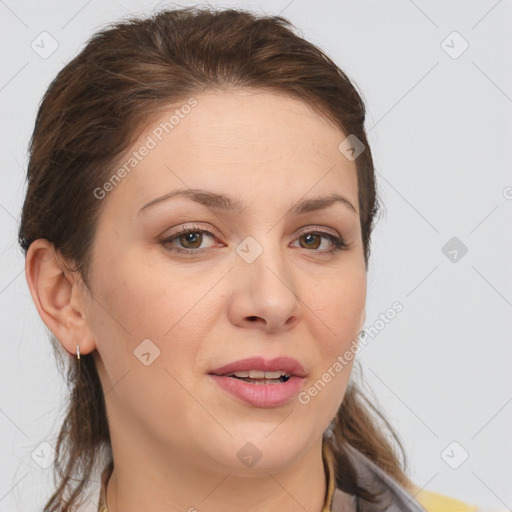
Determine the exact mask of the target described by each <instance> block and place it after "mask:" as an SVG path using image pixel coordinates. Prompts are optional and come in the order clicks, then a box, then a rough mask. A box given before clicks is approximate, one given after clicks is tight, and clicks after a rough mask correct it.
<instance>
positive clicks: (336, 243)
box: [160, 226, 347, 255]
mask: <svg viewBox="0 0 512 512" xmlns="http://www.w3.org/2000/svg"><path fill="white" fill-rule="evenodd" d="M189 233H207V234H208V235H210V236H211V237H213V238H215V235H214V234H213V233H211V232H210V231H208V230H206V229H202V228H200V227H199V226H189V227H183V228H181V229H180V231H178V232H177V233H174V234H173V235H171V236H169V237H167V238H165V239H163V240H161V241H160V244H161V245H162V246H163V247H164V248H165V249H167V250H170V251H175V252H177V253H179V254H198V253H199V254H202V253H204V252H206V251H207V250H208V249H180V248H179V247H173V248H171V249H169V248H167V247H166V245H165V244H168V243H170V242H173V241H174V240H176V239H178V238H179V237H180V236H183V235H187V234H189ZM303 235H320V236H323V237H325V238H328V239H329V240H330V241H331V242H332V244H333V248H332V249H327V250H324V251H318V250H313V251H312V252H318V253H319V254H323V255H330V254H334V253H335V252H336V251H340V250H341V251H342V250H344V249H346V248H347V244H346V243H345V241H344V239H343V238H341V237H337V236H335V235H333V234H331V233H327V232H325V231H314V230H311V231H303V232H301V233H299V235H298V238H300V237H301V236H303Z"/></svg>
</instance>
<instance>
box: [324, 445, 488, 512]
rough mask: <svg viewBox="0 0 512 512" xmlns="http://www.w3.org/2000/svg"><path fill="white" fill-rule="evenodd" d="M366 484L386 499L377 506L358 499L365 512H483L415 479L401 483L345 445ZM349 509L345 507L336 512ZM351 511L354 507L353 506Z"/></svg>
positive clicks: (358, 474) (363, 484) (360, 481)
mask: <svg viewBox="0 0 512 512" xmlns="http://www.w3.org/2000/svg"><path fill="white" fill-rule="evenodd" d="M345 450H346V451H347V454H348V455H349V456H350V458H351V461H352V463H353V464H354V468H355V470H356V473H357V476H358V483H359V484H361V485H362V487H365V488H369V489H372V490H377V491H378V492H379V493H380V494H381V495H382V501H381V502H380V503H378V504H376V505H374V504H370V503H368V502H365V500H360V499H358V500H357V505H358V506H357V508H356V510H358V511H359V510H362V511H364V512H386V511H389V512H396V511H397V510H399V511H401V512H483V511H482V510H481V509H479V508H478V507H477V506H475V505H471V504H468V503H465V502H463V501H460V500H458V499H455V498H450V497H448V496H444V495H442V494H438V493H435V492H432V491H427V490H424V489H421V488H420V487H418V486H417V485H415V484H414V483H413V482H409V484H410V485H408V486H407V488H405V487H403V486H401V485H399V484H398V483H397V482H395V481H394V480H393V479H392V478H391V477H390V476H389V475H388V474H386V473H385V472H384V471H383V470H382V469H381V468H379V467H377V466H376V465H375V464H374V463H373V462H372V461H370V460H369V459H368V458H367V457H365V456H364V455H363V454H362V453H361V452H359V451H358V450H356V449H355V448H354V447H352V446H350V445H347V444H346V445H345ZM337 510H340V511H341V510H345V509H343V508H342V507H338V509H336V508H335V507H333V509H332V511H333V512H336V511H337ZM349 510H350V509H349Z"/></svg>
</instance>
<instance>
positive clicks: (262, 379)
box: [222, 370, 291, 385]
mask: <svg viewBox="0 0 512 512" xmlns="http://www.w3.org/2000/svg"><path fill="white" fill-rule="evenodd" d="M222 377H233V378H235V379H239V380H243V381H244V382H248V383H250V384H256V385H258V384H278V383H279V382H287V381H288V380H289V379H290V377H291V375H290V374H289V373H286V372H284V371H276V372H264V371H261V370H249V371H237V372H234V373H228V374H226V375H222Z"/></svg>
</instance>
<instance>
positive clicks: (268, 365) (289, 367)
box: [210, 357, 306, 377]
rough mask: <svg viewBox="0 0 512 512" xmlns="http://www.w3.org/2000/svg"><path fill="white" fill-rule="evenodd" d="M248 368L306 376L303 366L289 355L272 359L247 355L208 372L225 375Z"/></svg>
mask: <svg viewBox="0 0 512 512" xmlns="http://www.w3.org/2000/svg"><path fill="white" fill-rule="evenodd" d="M248 370H262V371H266V372H272V371H277V370H283V371H285V372H286V373H289V374H290V375H295V376H296V377H305V376H306V372H305V371H304V367H303V366H302V365H301V364H300V363H299V362H298V361H297V360H296V359H293V358H291V357H276V358H274V359H265V358H263V357H249V358H247V359H240V360H238V361H234V362H233V363H229V364H226V365H224V366H221V367H220V368H216V369H215V370H211V371H210V374H213V375H227V374H229V373H233V372H237V371H248Z"/></svg>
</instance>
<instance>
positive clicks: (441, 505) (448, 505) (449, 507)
mask: <svg viewBox="0 0 512 512" xmlns="http://www.w3.org/2000/svg"><path fill="white" fill-rule="evenodd" d="M411 494H412V495H413V496H414V499H415V500H416V501H417V502H418V503H419V504H420V505H421V506H422V507H423V508H424V509H425V510H426V511H427V512H478V507H476V506H474V505H469V504H468V503H464V502H463V501H459V500H456V499H454V498H449V497H448V496H443V495H442V494H438V493H436V492H432V491H426V490H425V489H423V490H422V489H420V488H419V487H415V489H414V490H413V492H412V493H411Z"/></svg>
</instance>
